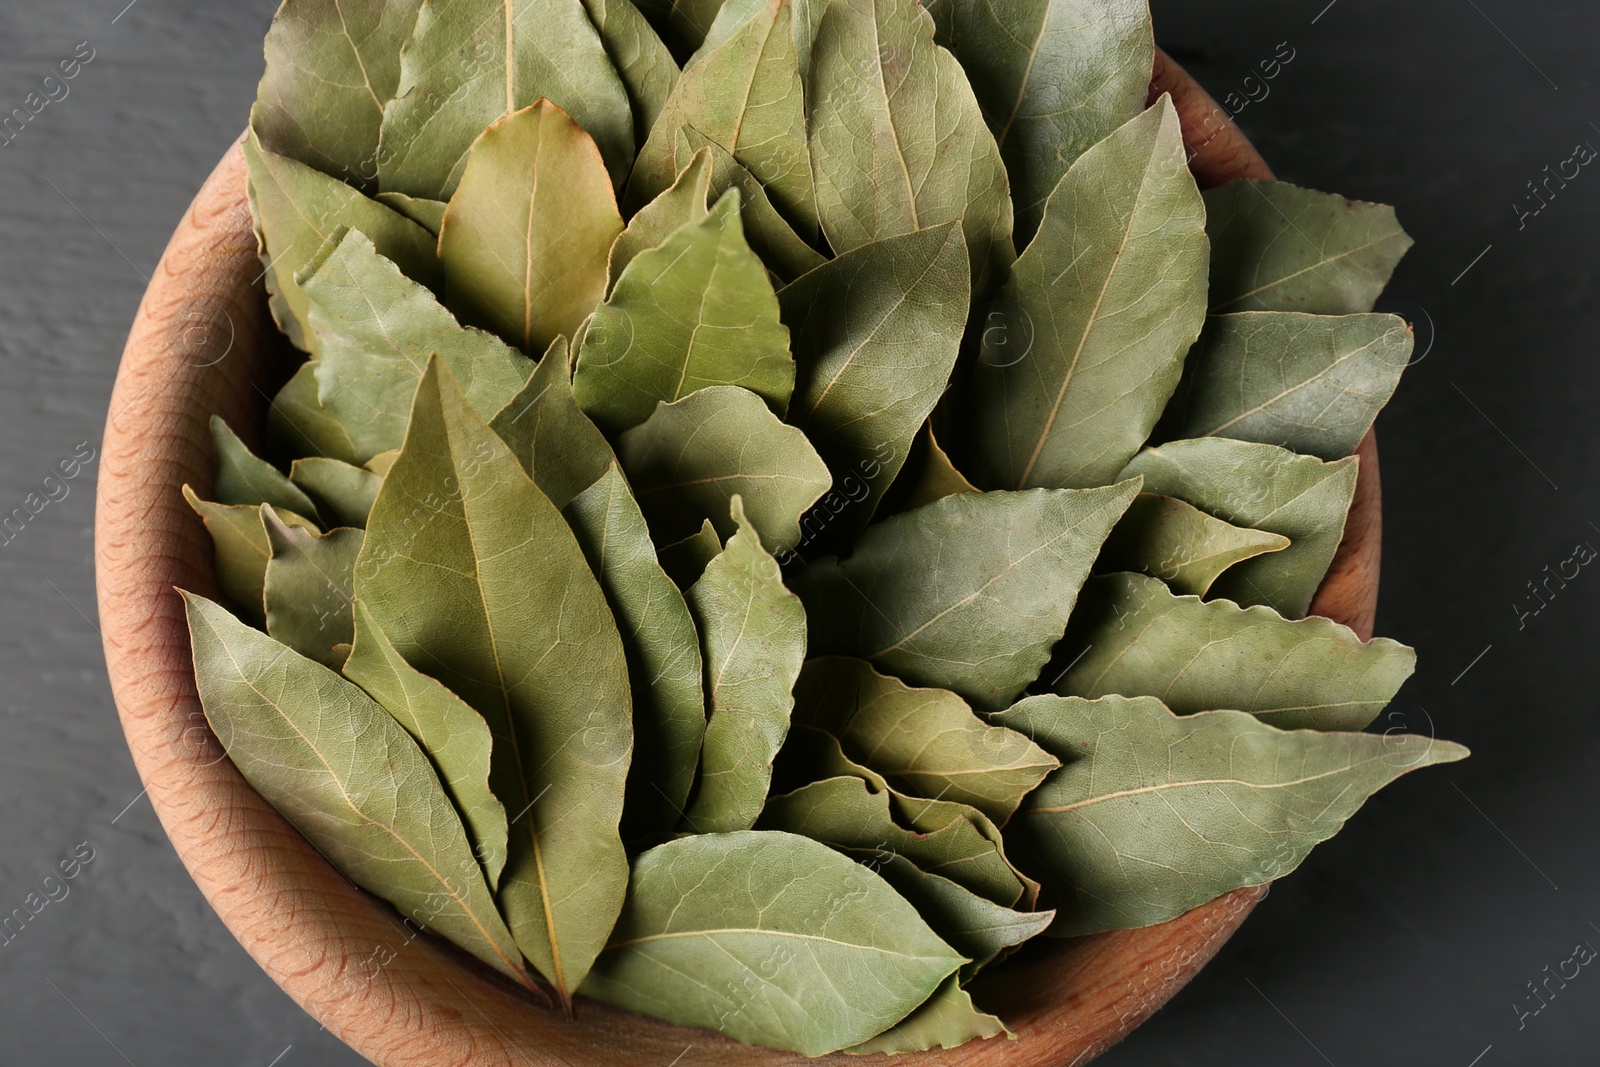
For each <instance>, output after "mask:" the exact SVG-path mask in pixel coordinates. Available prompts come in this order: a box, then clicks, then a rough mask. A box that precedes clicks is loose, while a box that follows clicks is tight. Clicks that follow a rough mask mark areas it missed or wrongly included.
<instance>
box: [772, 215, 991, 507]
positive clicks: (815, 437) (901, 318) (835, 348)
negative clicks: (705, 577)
mask: <svg viewBox="0 0 1600 1067" xmlns="http://www.w3.org/2000/svg"><path fill="white" fill-rule="evenodd" d="M778 299H779V301H780V302H781V303H782V305H783V317H784V321H785V322H787V323H788V324H789V328H790V329H791V330H792V331H793V345H794V362H795V368H796V377H795V389H794V398H793V400H792V401H791V402H790V405H789V413H788V421H789V422H790V423H791V424H792V425H795V426H798V427H800V428H801V429H802V430H804V431H805V432H806V436H807V437H808V438H809V439H810V440H811V442H812V444H814V445H815V446H816V448H817V451H818V453H819V454H820V455H821V456H822V458H823V460H824V461H826V462H827V464H828V468H829V470H831V471H832V472H833V479H834V484H835V485H843V483H844V482H845V480H846V479H847V478H850V477H852V476H853V477H855V478H857V479H858V480H860V481H861V482H862V483H863V484H864V485H865V491H864V492H863V493H862V494H861V495H860V496H859V497H856V496H854V495H852V496H851V497H850V501H851V502H850V504H848V505H847V506H846V507H845V509H844V512H845V513H846V514H844V515H843V517H836V518H833V519H831V520H830V526H829V529H828V531H827V532H828V535H829V536H830V537H832V538H848V537H850V536H852V535H854V534H856V533H858V532H859V531H860V530H861V528H863V527H865V526H866V524H867V523H868V522H869V521H870V520H871V518H872V514H873V512H874V511H875V510H876V509H877V506H878V501H879V500H880V499H882V497H883V494H884V492H885V490H887V489H888V487H889V484H890V483H891V482H892V481H893V480H894V479H895V477H896V476H897V475H898V474H899V473H900V468H901V467H902V466H903V465H904V464H905V461H906V456H907V455H908V454H909V453H910V451H911V445H912V442H913V441H914V440H915V438H916V434H917V431H918V429H920V428H921V427H922V425H923V423H924V422H926V421H927V418H928V414H929V413H930V412H931V411H932V410H933V406H934V404H936V403H937V402H938V400H939V397H940V396H941V395H943V393H944V390H945V387H946V385H947V384H948V382H949V381H950V374H951V372H952V371H953V370H954V368H955V363H956V355H957V352H958V351H959V349H960V346H961V336H962V332H963V330H964V329H965V327H966V320H967V306H968V303H969V302H970V299H971V289H970V279H969V277H968V274H967V257H966V245H965V242H964V241H963V240H962V236H961V228H960V227H959V226H958V225H956V224H954V223H950V224H947V225H944V226H939V227H934V228H931V229H926V230H919V231H917V232H915V233H910V234H906V235H904V236H900V237H890V238H886V239H884V240H881V241H874V242H872V243H870V244H864V245H861V246H859V247H857V248H855V249H852V250H851V251H848V252H845V253H844V254H843V255H841V256H839V258H837V259H834V260H832V261H830V262H828V263H825V264H824V265H822V266H820V267H818V268H817V269H816V270H813V271H811V272H810V273H808V274H805V275H802V276H801V277H800V278H799V279H798V280H796V281H795V282H793V283H792V284H790V285H788V286H786V287H784V289H783V291H782V292H781V293H779V294H778ZM869 473H870V475H871V476H869Z"/></svg>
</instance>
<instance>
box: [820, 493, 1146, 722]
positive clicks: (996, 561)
mask: <svg viewBox="0 0 1600 1067" xmlns="http://www.w3.org/2000/svg"><path fill="white" fill-rule="evenodd" d="M1138 491H1139V483H1138V482H1137V481H1128V482H1123V483H1121V484H1120V485H1115V486H1111V487H1109V488H1105V489H1032V490H1025V491H1023V492H1016V493H962V494H958V495H956V496H949V497H945V498H944V499H942V500H937V501H934V502H933V503H932V504H928V505H927V506H925V507H921V508H918V509H917V510H916V511H911V512H905V513H903V514H900V515H895V516H893V517H891V518H888V519H885V520H884V521H883V522H880V523H877V524H875V525H873V526H870V527H868V528H867V532H866V533H864V534H862V536H861V539H860V540H859V541H857V542H856V546H855V549H854V551H853V552H852V553H851V555H850V557H849V558H848V559H846V560H844V561H843V562H840V561H839V560H837V559H835V558H833V557H831V556H830V557H826V558H824V559H821V560H818V561H817V562H815V563H813V564H811V565H810V566H808V567H807V568H806V569H805V570H803V571H801V572H800V574H799V575H797V576H796V578H795V580H794V583H793V584H794V590H795V592H796V593H798V594H799V595H800V599H801V600H802V601H804V602H805V605H806V613H807V618H808V620H809V622H810V635H811V649H810V650H811V654H813V655H829V654H839V655H849V656H858V657H860V658H862V659H866V660H870V661H871V662H872V663H873V665H874V666H876V667H878V668H879V669H880V670H883V671H885V672H887V673H890V674H894V675H898V676H899V677H900V678H903V679H904V680H905V681H907V682H909V683H911V684H913V685H925V686H932V687H935V688H938V689H949V690H952V691H954V692H956V693H959V694H960V695H961V696H963V697H965V698H966V699H967V700H968V701H969V702H971V703H972V704H973V705H974V706H976V707H977V708H979V709H980V710H994V709H997V708H1002V707H1005V706H1006V705H1007V704H1009V703H1010V702H1011V701H1012V700H1014V699H1015V698H1016V697H1017V695H1018V694H1019V693H1021V692H1022V689H1023V687H1024V686H1026V685H1027V684H1028V683H1029V682H1031V681H1033V680H1034V678H1035V677H1037V676H1038V673H1039V668H1040V667H1042V666H1044V664H1045V661H1046V660H1048V659H1049V658H1050V649H1051V647H1052V646H1054V644H1055V643H1056V641H1057V640H1059V639H1060V637H1061V633H1062V631H1063V630H1064V629H1066V625H1067V616H1068V615H1069V614H1070V613H1071V611H1072V605H1073V602H1074V600H1075V599H1076V597H1077V591H1078V587H1079V586H1080V585H1082V584H1083V580H1084V578H1085V577H1087V575H1088V573H1089V568H1090V566H1091V565H1092V564H1093V563H1094V558H1095V556H1096V555H1097V554H1098V553H1099V550H1100V544H1101V542H1102V541H1104V540H1105V538H1106V534H1108V533H1110V532H1111V528H1112V526H1113V525H1115V524H1116V521H1117V520H1118V519H1119V518H1120V517H1121V516H1122V513H1123V512H1124V511H1126V510H1127V507H1128V504H1129V503H1130V502H1131V501H1132V500H1133V497H1134V495H1135V494H1136V493H1138Z"/></svg>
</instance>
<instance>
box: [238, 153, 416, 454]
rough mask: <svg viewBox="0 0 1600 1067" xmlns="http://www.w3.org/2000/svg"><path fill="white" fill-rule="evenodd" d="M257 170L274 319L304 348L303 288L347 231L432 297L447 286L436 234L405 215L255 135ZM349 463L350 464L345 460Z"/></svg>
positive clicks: (254, 211) (255, 187) (253, 176)
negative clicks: (306, 274)
mask: <svg viewBox="0 0 1600 1067" xmlns="http://www.w3.org/2000/svg"><path fill="white" fill-rule="evenodd" d="M244 158H245V162H246V164H248V166H249V169H250V185H249V195H250V211H251V215H252V216H253V217H254V219H255V224H256V231H257V233H258V234H259V235H260V237H261V242H262V250H261V251H262V257H263V259H264V261H265V263H266V264H267V267H266V271H267V273H266V277H267V281H268V286H267V288H268V291H269V294H270V295H271V297H272V301H271V303H272V314H273V317H274V318H275V319H276V320H277V323H278V326H279V327H280V328H281V329H282V330H283V332H284V333H285V334H287V335H288V337H289V340H291V341H293V342H294V343H295V345H296V346H298V347H299V348H303V349H306V350H307V351H310V348H311V343H310V339H309V337H308V335H307V326H306V316H307V313H308V311H309V301H308V299H307V297H306V295H305V293H304V292H303V291H301V289H300V285H299V282H298V281H297V280H296V279H297V277H298V275H299V273H300V271H301V270H303V269H304V268H305V267H306V265H307V264H309V263H311V262H312V261H313V260H314V259H315V258H316V257H317V254H318V253H319V252H320V251H321V250H322V248H323V246H324V245H325V244H326V243H327V242H328V241H329V240H330V239H332V238H334V237H336V236H338V234H339V229H340V227H349V228H350V229H352V230H359V231H361V232H362V233H364V234H366V235H367V237H368V239H370V240H371V241H372V243H373V245H374V247H376V249H377V251H378V254H379V255H381V256H383V257H384V258H386V259H389V260H392V261H393V262H394V263H395V264H396V265H397V266H398V267H399V268H400V270H401V271H402V272H403V273H404V274H405V275H406V277H408V278H411V279H413V280H414V281H417V282H420V283H421V284H423V285H425V286H427V287H428V288H430V289H436V288H438V286H439V284H440V283H441V282H442V281H443V273H442V272H441V270H440V268H439V258H438V254H437V253H436V252H435V250H434V239H433V234H431V233H429V232H428V231H427V230H425V229H423V228H422V227H421V226H418V225H417V224H416V223H414V222H412V221H411V220H410V219H408V218H406V217H405V216H404V215H401V214H399V213H398V212H395V211H391V210H390V209H389V208H387V207H385V206H383V205H382V204H380V203H378V202H377V201H376V200H371V199H369V198H367V197H365V196H363V195H362V194H361V193H360V192H359V191H358V190H356V189H354V188H352V187H351V186H348V185H346V184H345V183H344V182H342V181H340V180H339V179H337V178H333V177H330V176H329V175H326V174H324V173H322V172H321V171H319V170H313V169H312V168H311V167H308V166H306V165H305V164H304V163H298V162H296V161H295V160H292V159H289V158H287V157H285V156H280V155H277V154H276V153H274V152H269V151H267V150H266V149H264V148H262V147H261V145H260V144H259V143H258V142H257V140H256V137H255V134H253V133H252V134H250V135H249V136H248V137H246V138H245V142H244ZM341 458H344V457H341Z"/></svg>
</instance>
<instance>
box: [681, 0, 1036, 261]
mask: <svg viewBox="0 0 1600 1067" xmlns="http://www.w3.org/2000/svg"><path fill="white" fill-rule="evenodd" d="M933 32H934V26H933V19H932V18H931V17H930V16H929V15H928V13H927V12H926V11H924V10H922V8H921V7H920V6H919V5H918V4H917V3H916V0H832V2H830V3H829V4H828V5H827V9H826V10H825V11H824V12H823V13H822V16H821V20H820V22H819V23H818V25H817V31H816V39H815V41H814V42H813V43H812V48H811V68H810V81H809V84H808V86H807V98H806V99H807V110H808V114H807V120H808V126H807V129H808V131H809V136H810V146H811V160H812V166H813V167H814V168H815V171H816V186H817V212H818V215H819V217H820V219H821V223H822V232H823V233H824V234H826V235H827V238H828V244H829V246H830V247H831V248H832V249H833V250H834V252H836V253H843V252H848V251H849V250H850V249H852V248H856V247H857V246H859V245H863V244H867V243H869V242H871V241H877V240H881V239H883V238H885V237H894V236H897V235H899V234H904V233H911V232H912V231H914V230H921V229H926V228H928V227H931V226H938V225H940V224H941V223H945V222H952V221H959V222H961V225H962V229H963V231H964V232H965V235H966V241H967V248H968V251H969V253H970V256H971V263H972V277H973V289H974V290H976V291H978V292H980V293H982V292H985V291H986V290H987V289H988V287H989V286H990V284H991V283H992V282H995V281H998V280H999V279H1000V278H1001V277H1003V276H1004V273H1005V271H1006V269H1007V268H1008V267H1009V266H1010V264H1011V261H1012V259H1013V258H1015V256H1014V252H1013V249H1012V245H1011V199H1010V197H1009V195H1008V189H1007V185H1006V173H1005V166H1004V164H1003V163H1002V162H1001V160H1000V149H999V148H998V147H997V146H996V144H995V140H994V136H993V135H992V134H991V133H990V132H989V129H988V127H987V126H985V125H984V121H983V115H982V112H981V111H980V110H979V108H978V102H977V100H976V99H974V97H973V95H972V87H971V86H970V85H969V84H968V82H967V78H966V75H965V74H963V73H962V70H961V65H960V64H959V63H957V62H956V60H955V58H954V57H953V56H951V55H950V53H948V52H946V51H945V50H944V49H942V48H940V47H938V46H937V45H935V44H934V43H933ZM702 129H704V127H702ZM705 132H707V133H710V131H709V130H707V131H705ZM757 176H758V177H759V176H760V173H759V172H757Z"/></svg>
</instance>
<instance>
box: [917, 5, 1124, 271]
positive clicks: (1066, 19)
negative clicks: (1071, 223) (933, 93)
mask: <svg viewBox="0 0 1600 1067" xmlns="http://www.w3.org/2000/svg"><path fill="white" fill-rule="evenodd" d="M928 10H929V12H930V13H931V14H932V15H933V21H934V22H935V24H937V26H938V36H937V40H938V42H939V43H940V44H942V45H944V46H945V47H946V48H948V49H950V51H951V52H952V53H954V55H955V57H956V59H958V60H960V62H961V67H962V69H963V70H964V71H965V72H966V76H967V77H968V79H970V80H971V82H972V91H973V93H974V94H975V95H976V96H977V98H978V104H979V105H980V106H981V107H982V108H983V116H984V119H985V120H986V121H987V122H988V124H989V129H990V130H992V131H993V132H994V137H995V140H996V141H997V142H998V143H999V145H1000V155H1001V157H1002V158H1003V159H1004V160H1005V163H1006V173H1007V174H1008V176H1009V177H1010V181H1011V198H1012V201H1013V202H1014V203H1015V205H1016V213H1017V240H1018V243H1019V244H1020V243H1025V242H1026V241H1027V240H1028V239H1029V238H1031V237H1032V236H1033V233H1034V230H1036V229H1037V228H1038V225H1039V217H1040V215H1041V214H1042V212H1043V210H1044V202H1045V200H1046V199H1047V198H1048V197H1049V196H1050V193H1051V191H1052V190H1053V189H1055V187H1056V183H1057V182H1058V181H1060V180H1061V176H1062V174H1064V173H1066V170H1067V168H1068V167H1069V166H1071V165H1072V163H1073V161H1074V160H1076V159H1077V158H1078V157H1079V156H1081V155H1083V153H1084V152H1086V151H1087V150H1088V149H1089V148H1090V147H1091V146H1093V145H1095V144H1097V143H1099V142H1100V141H1101V140H1102V139H1103V138H1105V137H1108V136H1110V134H1111V133H1112V131H1114V130H1115V129H1117V127H1119V126H1121V125H1122V124H1123V123H1125V122H1127V121H1128V120H1129V119H1131V118H1133V117H1134V116H1135V115H1137V114H1138V113H1139V112H1140V111H1142V110H1143V109H1144V106H1145V95H1146V92H1147V90H1148V89H1149V86H1150V70H1151V67H1152V65H1153V64H1154V62H1155V40H1154V37H1153V35H1152V33H1151V29H1150V10H1149V6H1148V4H1147V3H1146V0H1111V2H1107V0H1022V2H1017V0H1011V2H1008V3H1003V4H996V3H974V2H972V0H934V2H932V3H929V4H928Z"/></svg>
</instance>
